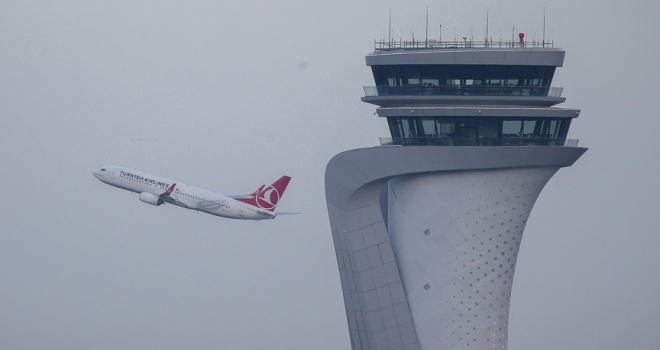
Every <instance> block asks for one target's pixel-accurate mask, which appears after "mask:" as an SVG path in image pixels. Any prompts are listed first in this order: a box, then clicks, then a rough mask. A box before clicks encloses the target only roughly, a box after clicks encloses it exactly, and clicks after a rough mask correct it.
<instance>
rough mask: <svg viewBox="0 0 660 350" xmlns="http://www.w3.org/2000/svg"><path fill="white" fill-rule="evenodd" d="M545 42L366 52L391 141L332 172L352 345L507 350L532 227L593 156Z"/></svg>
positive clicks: (557, 59) (347, 156)
mask: <svg viewBox="0 0 660 350" xmlns="http://www.w3.org/2000/svg"><path fill="white" fill-rule="evenodd" d="M564 55H565V52H564V51H563V50H561V49H557V48H554V47H553V45H552V43H550V44H548V43H545V42H544V43H537V42H524V41H522V40H521V41H520V42H484V43H480V44H475V43H472V42H468V41H467V40H465V41H459V42H437V41H432V42H431V41H429V42H414V41H413V42H376V45H375V50H374V52H373V53H370V54H368V55H367V56H366V64H367V66H369V67H371V70H372V72H373V76H374V81H375V85H374V86H367V87H365V88H364V90H365V96H364V97H362V101H364V102H367V103H371V104H374V105H376V106H377V109H376V111H377V114H378V116H379V117H382V118H384V119H385V120H386V121H387V123H388V126H389V129H390V136H387V137H382V138H381V140H380V145H379V146H376V147H372V148H364V149H355V150H349V151H345V152H342V153H340V154H338V155H336V156H335V157H333V158H332V160H330V162H329V163H328V166H327V168H326V180H325V182H326V202H327V205H328V214H329V218H330V224H331V228H332V235H333V239H334V243H335V250H336V253H337V262H338V265H339V273H340V277H341V283H342V291H343V295H344V302H345V306H346V315H347V320H348V327H349V333H350V337H351V345H352V348H353V349H360V350H367V349H368V350H382V349H406V350H407V349H424V350H426V349H506V347H507V336H508V318H509V315H508V312H509V300H510V296H511V287H512V284H513V275H514V271H515V265H516V260H517V256H518V249H519V247H520V244H521V240H522V235H523V230H524V227H525V224H526V222H527V218H528V217H529V214H530V212H531V209H532V207H533V205H534V203H535V201H536V199H537V197H538V195H539V194H540V192H541V190H542V189H543V187H544V186H545V184H546V183H547V182H548V181H549V180H550V178H551V177H552V176H553V175H554V174H555V173H556V172H557V171H558V170H559V168H561V167H567V166H570V165H572V164H573V163H574V162H575V161H576V160H577V159H578V158H579V157H580V156H581V155H582V154H583V153H584V152H586V150H587V149H586V148H580V147H577V140H568V139H567V133H568V129H569V127H570V124H571V122H572V121H573V120H574V119H575V118H577V117H578V116H579V114H580V110H578V109H571V108H558V107H555V106H556V105H557V104H560V103H562V102H564V101H565V98H564V97H562V95H561V94H562V88H559V87H553V86H552V78H553V76H554V73H555V70H556V68H558V67H561V66H562V65H563V61H564Z"/></svg>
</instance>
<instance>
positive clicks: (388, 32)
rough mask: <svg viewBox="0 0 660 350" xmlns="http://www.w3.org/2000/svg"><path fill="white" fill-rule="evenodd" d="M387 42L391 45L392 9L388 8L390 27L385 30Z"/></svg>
mask: <svg viewBox="0 0 660 350" xmlns="http://www.w3.org/2000/svg"><path fill="white" fill-rule="evenodd" d="M387 42H388V43H392V8H391V7H390V26H389V27H388V29H387ZM388 45H389V44H388Z"/></svg>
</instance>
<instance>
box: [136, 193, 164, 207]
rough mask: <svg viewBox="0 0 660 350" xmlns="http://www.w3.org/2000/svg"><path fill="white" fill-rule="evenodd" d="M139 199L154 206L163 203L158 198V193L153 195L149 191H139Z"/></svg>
mask: <svg viewBox="0 0 660 350" xmlns="http://www.w3.org/2000/svg"><path fill="white" fill-rule="evenodd" d="M140 200H141V201H143V202H145V203H149V204H151V205H156V206H158V205H161V204H163V200H162V199H160V196H159V195H155V194H153V193H150V192H142V193H140Z"/></svg>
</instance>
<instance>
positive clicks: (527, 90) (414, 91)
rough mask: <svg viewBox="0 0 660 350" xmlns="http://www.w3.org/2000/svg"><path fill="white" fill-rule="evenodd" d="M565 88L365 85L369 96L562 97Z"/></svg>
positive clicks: (366, 93)
mask: <svg viewBox="0 0 660 350" xmlns="http://www.w3.org/2000/svg"><path fill="white" fill-rule="evenodd" d="M563 90H564V88H561V87H554V86H487V85H442V86H438V85H401V86H389V85H379V86H365V87H364V93H365V95H366V96H367V97H375V96H416V95H431V96H542V97H557V98H558V97H561V94H562V92H563Z"/></svg>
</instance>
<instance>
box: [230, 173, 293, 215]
mask: <svg viewBox="0 0 660 350" xmlns="http://www.w3.org/2000/svg"><path fill="white" fill-rule="evenodd" d="M289 181H291V177H289V176H286V175H285V176H282V177H281V178H279V179H278V180H277V181H275V182H273V184H272V185H270V186H268V187H266V186H265V185H262V186H261V187H259V189H258V190H256V191H254V193H252V194H251V195H249V196H247V197H243V198H234V199H236V200H237V201H240V202H243V203H246V204H249V205H252V206H255V207H257V208H261V209H265V210H268V211H273V210H275V207H276V206H277V203H278V202H279V201H280V199H281V198H282V195H283V194H284V191H285V190H286V187H287V186H288V185H289Z"/></svg>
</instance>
